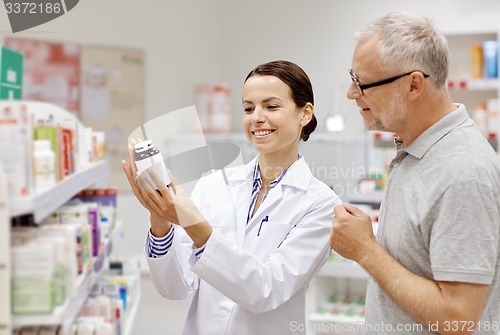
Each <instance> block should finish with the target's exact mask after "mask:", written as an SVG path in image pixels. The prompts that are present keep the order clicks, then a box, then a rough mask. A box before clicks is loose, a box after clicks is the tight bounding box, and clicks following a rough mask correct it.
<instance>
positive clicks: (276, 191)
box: [248, 184, 283, 226]
mask: <svg viewBox="0 0 500 335" xmlns="http://www.w3.org/2000/svg"><path fill="white" fill-rule="evenodd" d="M281 198H283V191H282V189H281V185H280V184H278V185H276V186H275V187H273V188H272V189H270V190H269V192H268V194H267V197H266V199H265V200H264V202H263V203H261V204H260V206H259V208H258V209H257V212H255V214H254V215H253V217H252V219H251V220H250V222H249V223H248V226H250V225H251V224H255V223H254V222H256V221H258V222H259V223H260V221H261V220H262V219H263V217H262V213H269V208H272V206H273V205H274V204H275V203H276V202H278V201H280V200H281Z"/></svg>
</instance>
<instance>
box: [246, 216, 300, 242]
mask: <svg viewBox="0 0 500 335" xmlns="http://www.w3.org/2000/svg"><path fill="white" fill-rule="evenodd" d="M292 228H293V226H291V225H290V224H286V223H279V222H273V221H271V220H268V221H266V220H265V218H264V219H263V220H262V221H261V223H260V226H259V229H258V231H257V236H256V237H255V239H256V240H257V241H258V242H259V246H260V247H259V248H262V247H264V245H263V243H262V242H265V245H266V247H267V246H269V247H270V248H271V249H275V248H277V247H278V246H279V245H280V244H281V243H282V242H283V240H285V238H286V237H287V236H288V233H289V232H290V231H291V230H292Z"/></svg>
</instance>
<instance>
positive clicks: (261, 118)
mask: <svg viewBox="0 0 500 335" xmlns="http://www.w3.org/2000/svg"><path fill="white" fill-rule="evenodd" d="M265 121H266V115H265V111H264V109H262V108H259V107H256V108H255V109H254V111H253V113H252V122H254V123H262V122H265Z"/></svg>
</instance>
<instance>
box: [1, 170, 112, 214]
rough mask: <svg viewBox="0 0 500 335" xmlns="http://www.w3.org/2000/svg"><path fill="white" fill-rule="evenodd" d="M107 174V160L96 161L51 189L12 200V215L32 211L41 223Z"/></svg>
mask: <svg viewBox="0 0 500 335" xmlns="http://www.w3.org/2000/svg"><path fill="white" fill-rule="evenodd" d="M107 175H108V168H107V165H106V162H105V161H101V162H99V163H96V164H95V165H93V166H91V167H90V168H88V169H85V170H83V171H80V172H77V173H75V174H72V175H70V176H68V177H66V178H65V179H64V180H63V181H62V182H59V183H58V184H56V185H55V186H54V187H53V188H51V189H49V190H46V191H43V192H38V193H36V194H35V195H34V196H29V197H25V198H16V199H13V200H11V202H10V216H11V217H15V216H19V215H24V214H30V213H32V214H33V216H34V220H35V222H36V223H39V222H40V221H41V220H42V219H43V218H45V217H47V216H48V215H49V214H50V213H52V212H53V211H55V210H56V209H57V208H59V207H60V206H62V205H63V204H64V203H65V202H66V201H68V200H69V199H71V197H73V196H74V195H75V194H76V193H78V192H80V191H81V190H83V189H85V188H87V187H89V186H92V185H93V184H94V183H95V182H96V181H98V180H102V179H103V178H106V176H107Z"/></svg>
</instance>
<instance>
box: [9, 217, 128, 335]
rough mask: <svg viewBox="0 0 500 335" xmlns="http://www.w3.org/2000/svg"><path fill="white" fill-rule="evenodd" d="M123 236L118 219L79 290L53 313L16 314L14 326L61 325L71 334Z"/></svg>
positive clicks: (64, 330) (62, 328)
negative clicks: (115, 246)
mask: <svg viewBox="0 0 500 335" xmlns="http://www.w3.org/2000/svg"><path fill="white" fill-rule="evenodd" d="M121 236H123V223H122V222H121V221H118V222H117V224H116V227H115V230H114V231H113V235H112V236H111V237H110V238H109V239H108V240H107V241H105V242H104V243H103V246H102V247H101V252H100V253H99V256H97V257H95V258H94V260H93V262H92V268H91V269H89V271H87V273H85V274H83V275H81V276H80V279H79V283H78V284H77V286H78V290H77V293H76V295H75V296H74V297H73V298H71V299H68V300H67V301H66V302H65V304H63V305H61V306H58V307H57V308H55V310H54V312H53V313H52V314H48V315H47V314H39V315H37V314H34V315H15V316H13V318H12V325H13V328H18V327H23V326H29V325H61V334H69V331H70V329H71V325H72V323H73V321H74V320H75V318H76V317H77V315H78V312H79V311H80V309H81V307H82V306H83V303H84V302H85V300H86V299H87V296H88V295H89V294H90V292H91V290H92V286H93V285H94V283H95V282H96V280H97V278H98V277H99V276H100V275H101V271H102V270H103V269H104V268H105V264H106V261H107V260H108V257H109V256H110V255H111V253H112V251H113V244H114V243H115V242H116V241H117V240H119V239H120V238H121Z"/></svg>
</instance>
